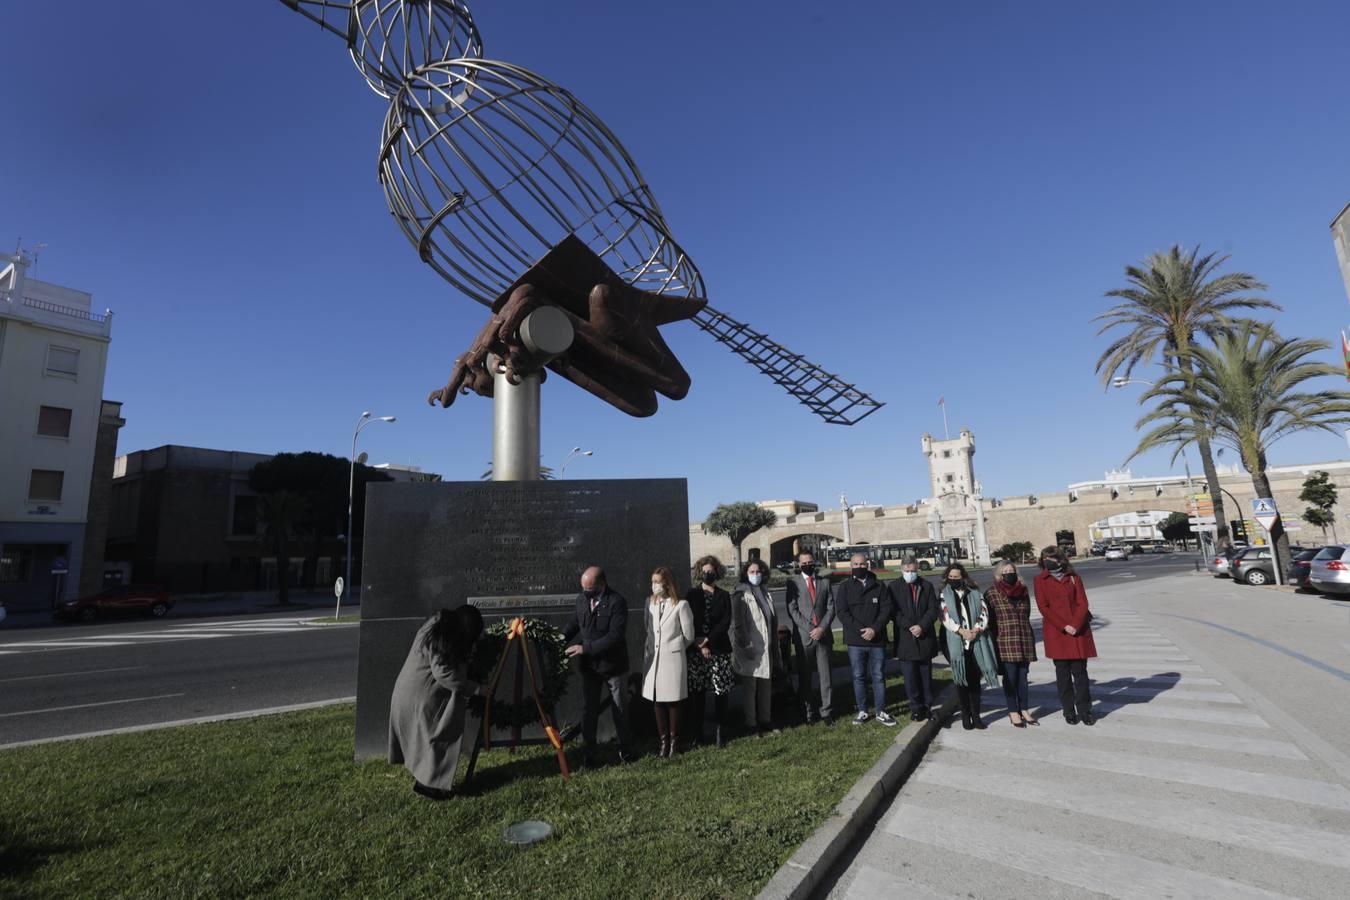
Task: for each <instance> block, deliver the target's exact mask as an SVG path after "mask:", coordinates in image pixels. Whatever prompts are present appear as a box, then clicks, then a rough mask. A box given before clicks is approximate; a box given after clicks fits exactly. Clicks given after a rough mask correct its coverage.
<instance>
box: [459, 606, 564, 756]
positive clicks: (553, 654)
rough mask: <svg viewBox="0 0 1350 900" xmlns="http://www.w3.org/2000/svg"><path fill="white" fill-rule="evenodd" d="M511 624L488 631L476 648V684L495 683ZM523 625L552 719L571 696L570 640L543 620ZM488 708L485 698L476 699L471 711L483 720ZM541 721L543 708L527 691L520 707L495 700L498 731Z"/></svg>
mask: <svg viewBox="0 0 1350 900" xmlns="http://www.w3.org/2000/svg"><path fill="white" fill-rule="evenodd" d="M511 622H512V620H511V619H503V620H502V621H500V622H496V623H494V624H492V625H489V626H488V627H487V628H486V629H484V631H483V636H482V637H481V638H479V640H478V643H477V644H476V645H475V646H474V649H473V656H471V657H470V658H469V677H470V678H471V679H473V680H474V681H477V682H479V683H480V684H487V683H488V682H490V681H491V680H492V675H493V673H494V672H495V671H496V670H497V662H498V660H500V659H501V658H502V654H503V653H505V652H506V648H507V636H508V635H509V634H510V633H511ZM523 622H524V629H525V636H526V637H527V638H529V639H530V643H531V644H532V645H533V646H534V649H535V654H536V657H537V658H538V660H539V670H538V671H537V672H535V673H534V676H535V680H536V683H537V684H538V685H539V703H540V705H542V706H543V707H544V710H545V712H547V713H549V714H550V715H552V713H553V710H554V709H555V708H556V707H557V705H558V701H559V700H560V699H561V698H562V695H563V694H564V693H566V692H567V681H568V679H569V678H571V676H572V667H571V665H569V663H568V659H567V654H566V653H564V652H563V651H564V649H565V648H566V647H567V639H566V638H564V637H563V633H562V632H561V631H559V630H558V629H556V628H554V627H553V626H552V625H550V624H548V623H547V622H545V621H544V620H543V619H524V620H523ZM523 649H524V648H523V647H522V648H520V649H517V650H516V651H515V652H516V653H519V652H522V651H523ZM507 665H514V662H508V663H507ZM525 677H526V678H528V677H529V671H528V669H526V670H525ZM485 705H486V703H485V698H483V697H473V698H472V699H471V700H470V703H469V708H470V709H471V710H472V711H473V713H474V714H475V715H477V716H479V717H480V718H481V717H482V715H483V708H484V706H485ZM538 721H539V707H538V706H536V705H535V702H534V697H532V696H529V695H528V694H527V693H526V692H525V691H522V692H521V698H520V702H518V703H517V702H513V701H510V700H503V699H502V698H500V697H494V698H493V700H492V727H493V729H494V730H497V729H500V730H506V729H509V728H524V727H525V726H527V725H534V724H536V723H537V722H538Z"/></svg>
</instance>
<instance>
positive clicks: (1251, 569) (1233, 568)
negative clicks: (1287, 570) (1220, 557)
mask: <svg viewBox="0 0 1350 900" xmlns="http://www.w3.org/2000/svg"><path fill="white" fill-rule="evenodd" d="M1271 553H1272V551H1271V548H1270V547H1248V548H1247V549H1246V550H1240V551H1238V552H1237V553H1236V554H1234V556H1233V558H1232V559H1231V560H1230V561H1229V563H1228V568H1229V573H1230V574H1231V575H1232V576H1233V580H1234V581H1240V582H1242V583H1243V584H1256V585H1261V584H1269V583H1270V582H1272V581H1274V580H1275V559H1274V557H1273V556H1272V555H1271Z"/></svg>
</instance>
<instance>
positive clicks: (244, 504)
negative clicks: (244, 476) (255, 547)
mask: <svg viewBox="0 0 1350 900" xmlns="http://www.w3.org/2000/svg"><path fill="white" fill-rule="evenodd" d="M257 533H258V498H257V497H255V496H253V495H251V494H237V495H236V496H235V498H234V513H233V515H232V516H231V517H230V534H231V535H233V536H235V537H252V536H253V535H255V534H257Z"/></svg>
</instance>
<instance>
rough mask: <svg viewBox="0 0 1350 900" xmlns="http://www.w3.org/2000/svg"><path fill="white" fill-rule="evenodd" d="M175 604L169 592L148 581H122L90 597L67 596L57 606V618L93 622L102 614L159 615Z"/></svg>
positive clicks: (155, 616)
mask: <svg viewBox="0 0 1350 900" xmlns="http://www.w3.org/2000/svg"><path fill="white" fill-rule="evenodd" d="M172 606H173V600H171V599H169V592H168V591H166V590H164V589H163V588H161V587H156V586H154V585H146V584H119V585H116V586H115V587H110V588H106V589H104V590H102V591H99V592H98V593H97V594H94V595H92V596H90V597H80V598H79V599H77V600H67V601H66V602H64V603H62V604H60V605H59V606H57V607H56V613H55V615H56V618H58V619H72V620H78V621H81V622H92V621H93V620H94V619H97V618H99V617H100V616H125V615H143V616H153V617H154V618H156V619H158V618H160V617H161V616H163V615H164V614H165V613H167V612H168V611H169V609H170V607H172Z"/></svg>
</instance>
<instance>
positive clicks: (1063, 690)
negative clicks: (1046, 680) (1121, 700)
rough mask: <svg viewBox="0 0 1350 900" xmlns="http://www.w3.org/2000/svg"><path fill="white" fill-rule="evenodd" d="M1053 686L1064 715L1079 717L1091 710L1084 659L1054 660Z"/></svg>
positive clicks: (1090, 695) (1085, 661) (1090, 696)
mask: <svg viewBox="0 0 1350 900" xmlns="http://www.w3.org/2000/svg"><path fill="white" fill-rule="evenodd" d="M1055 687H1057V688H1058V689H1059V708H1060V709H1062V710H1064V715H1065V716H1066V717H1067V716H1074V715H1077V717H1078V718H1080V719H1081V718H1083V716H1086V715H1088V714H1090V713H1091V712H1092V694H1091V693H1089V691H1088V672H1087V660H1086V659H1057V660H1055ZM1075 710H1076V712H1075Z"/></svg>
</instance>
